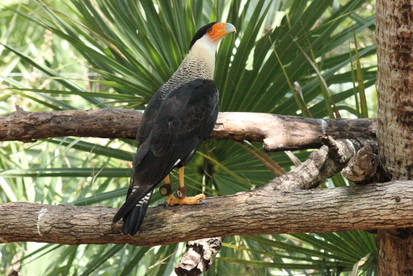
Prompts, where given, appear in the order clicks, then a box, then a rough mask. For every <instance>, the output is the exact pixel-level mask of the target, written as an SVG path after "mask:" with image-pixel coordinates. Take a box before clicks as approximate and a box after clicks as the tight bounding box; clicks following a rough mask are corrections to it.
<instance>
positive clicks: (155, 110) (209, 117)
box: [113, 22, 235, 235]
mask: <svg viewBox="0 0 413 276" xmlns="http://www.w3.org/2000/svg"><path fill="white" fill-rule="evenodd" d="M232 32H235V27H234V26H233V25H232V24H229V23H216V22H214V23H210V24H207V25H205V26H203V27H202V28H200V29H199V30H198V31H197V32H196V33H195V35H194V37H193V39H192V41H191V43H190V46H189V52H188V55H187V56H186V58H185V59H184V60H183V61H182V63H181V65H180V66H179V67H178V69H177V70H176V71H175V73H174V74H173V75H172V77H171V78H170V79H169V80H168V81H167V82H166V83H165V84H164V85H162V86H161V88H159V89H158V91H157V92H156V93H155V94H154V95H153V97H152V98H151V100H150V101H149V103H148V105H147V107H146V109H145V112H144V114H143V118H142V122H141V126H140V128H139V130H138V133H137V135H136V139H137V141H138V144H139V148H138V150H137V152H136V155H135V157H134V159H133V175H132V177H131V181H130V186H129V190H128V193H127V196H126V201H125V203H124V204H123V205H122V207H121V208H120V209H119V211H118V212H117V213H116V215H115V217H114V218H113V222H114V223H115V222H117V221H118V220H120V219H121V218H123V220H124V224H123V227H122V232H123V233H125V234H130V235H134V234H135V233H136V232H137V231H138V230H139V227H140V226H141V224H142V222H143V218H144V216H145V213H146V210H147V208H148V203H149V200H150V198H151V195H152V192H153V189H154V188H155V186H156V185H158V184H159V183H160V182H162V180H163V179H165V185H164V186H162V187H161V189H160V192H161V194H163V195H166V196H167V198H166V203H167V204H168V205H170V206H172V205H176V204H199V200H200V199H203V198H205V195H203V194H200V195H197V196H194V197H186V195H185V187H184V174H183V173H184V171H183V168H184V166H185V164H187V163H188V161H189V160H191V158H192V156H193V155H194V153H195V151H196V150H197V149H198V148H199V146H200V145H201V143H202V141H203V140H204V139H206V138H208V136H209V135H210V133H211V131H212V129H213V128H214V125H215V122H216V119H217V115H218V101H219V94H218V89H217V87H216V86H215V83H214V81H213V77H214V68H215V52H216V49H217V46H218V43H219V42H220V40H221V39H222V38H223V37H225V35H227V34H229V33H232ZM174 168H179V187H178V189H177V191H176V195H177V197H175V196H174V195H173V194H172V193H171V187H170V180H169V176H168V175H169V173H170V172H171V170H172V169H174Z"/></svg>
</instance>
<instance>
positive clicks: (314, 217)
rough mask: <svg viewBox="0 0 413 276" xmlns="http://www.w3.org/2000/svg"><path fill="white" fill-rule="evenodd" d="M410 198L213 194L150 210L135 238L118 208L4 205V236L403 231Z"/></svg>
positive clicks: (407, 194)
mask: <svg viewBox="0 0 413 276" xmlns="http://www.w3.org/2000/svg"><path fill="white" fill-rule="evenodd" d="M412 202H413V182H412V181H397V182H391V183H380V184H372V185H366V186H355V187H341V188H334V189H323V190H319V189H317V190H309V191H296V192H281V191H276V190H272V191H253V192H243V193H238V194H235V195H230V196H222V197H215V198H208V199H206V200H204V201H203V203H202V204H201V205H198V206H178V207H164V206H158V207H155V208H150V209H149V211H148V214H147V216H146V217H145V221H144V223H143V225H142V228H141V231H140V232H138V234H137V235H136V236H134V237H130V236H127V235H121V234H120V230H119V227H120V225H119V224H118V225H116V226H115V227H113V226H112V218H113V215H114V214H115V212H116V209H114V208H109V207H98V206H96V207H90V206H87V207H86V206H82V207H81V206H70V205H58V206H52V205H44V204H35V203H6V204H2V205H0V238H1V242H16V241H36V242H48V243H62V244H83V243H100V244H101V243H130V244H134V245H145V246H148V245H157V244H170V243H176V242H180V241H189V240H195V239H200V238H206V237H216V236H228V235H237V234H253V233H299V232H335V231H346V230H355V229H364V230H367V229H376V228H378V229H389V228H404V227H413V212H412V211H413V205H412ZM314 221H317V223H314ZM246 222H248V223H246Z"/></svg>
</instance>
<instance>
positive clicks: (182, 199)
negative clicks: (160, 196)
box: [166, 167, 205, 206]
mask: <svg viewBox="0 0 413 276" xmlns="http://www.w3.org/2000/svg"><path fill="white" fill-rule="evenodd" d="M176 194H177V196H178V197H175V196H174V195H173V194H168V195H167V197H166V203H167V204H168V205H169V206H173V205H177V204H179V205H194V204H199V203H200V201H199V200H201V199H204V198H205V195H204V194H199V195H196V196H193V197H186V193H185V184H184V167H181V168H179V187H178V189H177V191H176Z"/></svg>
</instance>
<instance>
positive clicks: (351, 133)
mask: <svg viewBox="0 0 413 276" xmlns="http://www.w3.org/2000/svg"><path fill="white" fill-rule="evenodd" d="M141 118H142V112H141V111H133V110H122V109H102V110H89V111H82V110H66V111H54V112H33V113H31V112H25V111H23V110H21V109H19V110H18V111H16V112H14V113H12V114H10V115H7V116H2V117H0V141H11V140H18V141H23V142H31V141H33V140H35V139H40V138H48V137H60V136H80V137H102V138H135V134H136V130H137V128H138V127H139V122H140V120H141ZM375 133H376V121H375V120H374V119H358V120H351V119H336V120H328V119H312V118H303V117H294V116H282V115H275V114H264V113H248V112H223V113H220V114H219V117H218V121H217V124H216V126H215V128H214V131H213V133H212V138H214V139H231V140H237V141H242V140H245V139H246V140H249V141H263V142H264V148H265V149H266V150H287V149H304V148H316V147H320V146H321V145H322V141H321V139H320V136H324V135H329V136H332V137H333V138H340V139H343V138H358V137H366V138H375Z"/></svg>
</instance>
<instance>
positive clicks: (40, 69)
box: [0, 0, 376, 275]
mask: <svg viewBox="0 0 413 276" xmlns="http://www.w3.org/2000/svg"><path fill="white" fill-rule="evenodd" d="M372 2H373V1H366V0H353V1H346V0H313V1H304V0H289V1H277V0H273V1H271V0H259V1H252V0H243V1H240V0H234V1H218V0H215V1H202V0H191V1H189V0H187V1H184V0H180V1H170V0H169V1H132V0H122V1H110V0H101V1H81V0H71V1H67V2H66V1H39V2H38V1H16V2H15V1H9V2H5V3H4V4H3V3H2V6H1V10H0V14H1V16H0V22H1V24H0V42H1V45H2V46H0V78H1V83H0V89H1V94H0V100H1V102H0V114H7V113H10V112H12V111H13V109H14V105H15V104H18V105H19V106H21V107H22V108H23V109H25V110H26V111H46V110H64V109H96V108H102V107H116V108H133V109H143V108H144V104H145V103H146V102H147V101H148V100H149V99H150V97H151V95H152V94H153V93H154V92H155V91H156V89H157V88H158V87H159V86H160V85H161V84H162V83H164V82H165V81H166V80H167V79H168V78H169V76H170V75H171V74H172V73H173V72H174V71H175V69H176V68H177V66H178V65H179V63H180V62H181V60H182V59H183V57H184V56H185V54H186V52H187V49H188V45H189V42H190V40H191V37H192V35H193V33H194V32H195V31H196V30H197V28H199V27H200V26H202V25H203V24H205V23H207V22H210V21H227V22H231V23H232V24H234V25H235V26H236V28H237V30H238V32H237V33H236V34H235V35H234V36H229V37H227V38H225V39H224V40H223V42H222V43H221V45H220V48H219V51H218V53H217V60H216V72H215V80H216V83H217V86H218V87H219V89H220V93H221V99H220V100H221V102H220V110H221V111H249V112H269V113H277V114H289V115H301V116H312V117H319V118H325V117H330V118H336V117H341V116H342V117H367V116H368V115H370V116H374V113H375V110H376V104H375V102H376V101H375V91H374V87H372V86H373V84H374V82H375V78H376V66H375V64H376V61H375V51H376V48H375V44H374V38H373V35H374V28H375V16H374V6H372ZM294 82H298V84H299V85H300V87H301V91H302V92H301V93H300V92H297V91H296V89H294ZM367 99H368V100H367ZM260 147H261V145H260V144H251V143H248V142H244V143H235V142H231V141H207V142H206V143H204V145H203V146H202V148H201V149H200V151H199V153H198V154H197V155H196V156H195V158H194V159H193V160H192V161H191V163H190V165H189V166H188V169H187V170H186V180H185V181H186V184H187V186H188V187H189V189H188V193H189V194H194V193H198V192H200V191H202V192H204V193H206V194H207V196H217V195H224V194H232V193H235V192H238V191H244V190H248V189H251V188H253V187H254V186H259V185H263V184H265V183H267V182H268V181H269V180H270V179H272V178H274V175H273V173H272V171H273V170H272V169H273V167H274V166H276V164H279V165H280V166H281V167H283V168H284V169H285V170H289V169H290V168H291V167H292V166H293V164H292V162H291V161H290V160H289V158H288V157H287V155H285V154H284V153H264V152H263V151H262V150H260ZM134 151H135V143H134V141H128V140H119V139H116V140H111V141H109V140H104V139H95V138H93V139H92V138H70V137H65V138H63V137H62V138H51V139H44V140H39V141H34V142H33V143H26V144H23V143H16V142H6V143H2V145H1V148H0V202H8V201H30V202H39V203H50V204H59V203H70V204H78V205H89V204H95V205H108V206H120V204H121V202H122V201H123V199H124V195H125V193H126V189H127V186H128V183H129V182H128V176H129V175H130V161H131V160H132V157H133V154H134ZM294 154H295V155H296V156H297V157H298V158H300V159H301V160H304V159H305V157H306V156H307V155H308V151H297V152H294ZM266 157H270V158H271V160H272V161H270V162H268V161H267V162H265V161H263V160H264V159H265V158H266ZM267 160H268V159H267ZM174 183H176V176H175V177H174ZM343 185H351V183H348V182H346V181H345V180H344V178H343V177H342V176H341V175H340V174H338V175H336V176H334V177H333V178H332V179H331V180H328V181H326V183H324V186H326V187H330V188H331V187H334V186H343ZM162 201H163V199H161V198H160V196H159V194H158V193H156V194H155V196H154V198H153V201H152V204H154V205H156V204H160V203H161V202H162ZM183 249H184V245H183V244H176V245H169V246H156V247H151V248H150V247H133V246H129V245H81V246H63V245H42V244H35V243H13V244H5V245H1V246H0V258H1V262H2V265H1V267H0V273H10V272H11V271H12V270H13V269H18V270H20V271H21V272H22V273H23V275H78V274H80V275H128V274H130V275H145V274H149V275H170V274H171V273H173V272H172V271H173V267H174V264H175V263H176V262H178V261H179V258H180V256H181V254H182V252H183ZM375 254H376V248H375V242H374V235H372V234H369V233H366V232H362V231H351V232H345V233H325V234H315V233H314V234H311V233H309V234H296V235H255V236H242V237H241V236H235V237H229V238H226V239H225V241H224V246H223V249H222V251H221V252H220V254H219V256H218V258H217V260H216V261H215V262H214V264H213V266H212V267H211V269H210V271H209V272H208V273H207V274H209V275H237V274H240V275H270V274H271V275H303V274H306V275H307V274H308V275H338V274H340V273H341V274H343V275H347V274H349V273H350V272H351V271H352V270H353V266H354V265H355V264H356V263H358V262H359V261H361V262H360V263H358V264H359V265H360V267H359V270H358V272H357V273H358V274H363V275H364V274H365V275H373V274H374V273H375V265H376V264H375Z"/></svg>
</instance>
